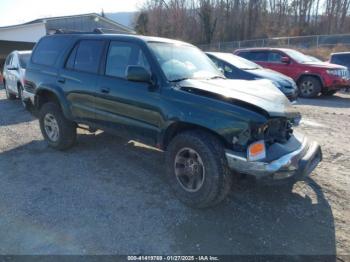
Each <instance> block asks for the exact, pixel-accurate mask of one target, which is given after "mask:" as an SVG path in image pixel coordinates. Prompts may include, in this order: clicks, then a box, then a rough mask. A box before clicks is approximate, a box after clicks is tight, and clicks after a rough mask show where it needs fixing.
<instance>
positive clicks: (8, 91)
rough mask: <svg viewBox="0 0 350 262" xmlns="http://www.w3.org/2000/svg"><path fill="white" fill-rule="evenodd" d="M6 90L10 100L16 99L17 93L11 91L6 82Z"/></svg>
mask: <svg viewBox="0 0 350 262" xmlns="http://www.w3.org/2000/svg"><path fill="white" fill-rule="evenodd" d="M5 92H6V98H7V99H9V100H14V99H16V95H15V94H13V93H11V91H10V90H9V89H8V87H7V83H6V82H5Z"/></svg>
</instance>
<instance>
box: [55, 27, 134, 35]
mask: <svg viewBox="0 0 350 262" xmlns="http://www.w3.org/2000/svg"><path fill="white" fill-rule="evenodd" d="M53 34H127V33H125V32H121V31H120V30H116V29H109V28H95V29H94V30H93V31H91V32H83V31H76V30H67V29H56V30H55V32H54V33H53Z"/></svg>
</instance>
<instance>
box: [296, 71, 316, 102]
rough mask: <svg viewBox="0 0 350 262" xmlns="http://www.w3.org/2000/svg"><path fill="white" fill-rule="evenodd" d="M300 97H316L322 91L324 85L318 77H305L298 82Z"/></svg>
mask: <svg viewBox="0 0 350 262" xmlns="http://www.w3.org/2000/svg"><path fill="white" fill-rule="evenodd" d="M298 88H299V96H301V97H304V98H314V97H316V96H317V95H318V94H319V93H320V92H321V89H322V83H321V82H320V80H319V79H318V78H317V77H314V76H304V77H302V78H301V79H300V80H299V81H298Z"/></svg>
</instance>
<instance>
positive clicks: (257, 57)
mask: <svg viewBox="0 0 350 262" xmlns="http://www.w3.org/2000/svg"><path fill="white" fill-rule="evenodd" d="M249 60H253V61H260V62H267V61H268V52H251V53H250V54H249Z"/></svg>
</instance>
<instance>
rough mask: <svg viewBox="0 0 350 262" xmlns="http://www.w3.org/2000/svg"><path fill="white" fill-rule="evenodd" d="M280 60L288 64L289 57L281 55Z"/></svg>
mask: <svg viewBox="0 0 350 262" xmlns="http://www.w3.org/2000/svg"><path fill="white" fill-rule="evenodd" d="M281 62H282V63H284V64H289V63H290V58H289V57H288V56H283V57H282V58H281Z"/></svg>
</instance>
